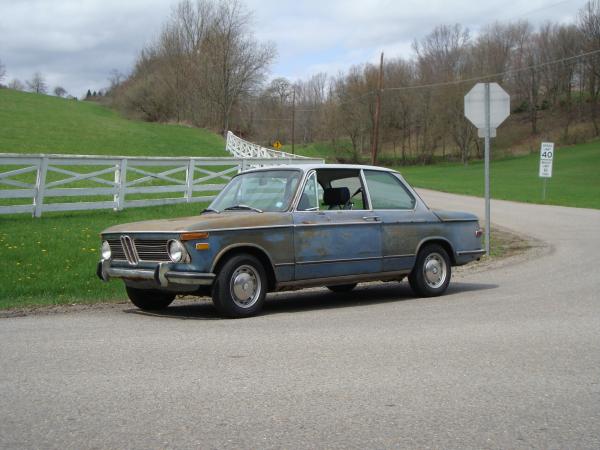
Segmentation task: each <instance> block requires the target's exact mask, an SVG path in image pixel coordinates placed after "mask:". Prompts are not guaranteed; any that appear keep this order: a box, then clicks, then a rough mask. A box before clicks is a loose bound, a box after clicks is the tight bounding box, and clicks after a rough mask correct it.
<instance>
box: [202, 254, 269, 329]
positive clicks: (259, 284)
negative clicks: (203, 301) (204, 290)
mask: <svg viewBox="0 0 600 450" xmlns="http://www.w3.org/2000/svg"><path fill="white" fill-rule="evenodd" d="M266 294H267V275H266V273H265V268H264V267H263V265H262V264H261V262H260V261H259V260H258V259H256V258H255V257H254V256H252V255H248V254H245V253H243V254H239V255H235V256H232V257H231V258H229V259H228V260H227V261H225V263H224V264H223V265H222V266H221V268H220V270H219V272H218V274H217V278H216V279H215V283H214V284H213V289H212V300H213V304H214V305H215V308H216V309H217V311H219V313H220V314H222V315H223V316H226V317H231V318H238V317H249V316H253V315H255V314H258V313H259V312H260V310H261V309H262V307H263V305H264V303H265V297H266Z"/></svg>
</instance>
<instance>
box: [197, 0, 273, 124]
mask: <svg viewBox="0 0 600 450" xmlns="http://www.w3.org/2000/svg"><path fill="white" fill-rule="evenodd" d="M251 18H252V16H251V14H250V13H248V12H247V11H246V10H245V9H244V7H243V6H242V4H241V2H240V1H239V0H221V1H220V3H219V4H218V6H217V9H216V16H215V20H214V23H213V24H212V26H211V27H210V29H209V32H208V34H207V49H208V52H207V59H208V65H207V68H208V71H209V72H208V75H209V76H208V86H209V89H208V92H209V95H210V98H211V100H212V101H213V102H214V103H215V104H216V105H217V108H218V110H219V113H220V116H221V131H222V132H223V133H227V130H228V129H229V117H230V114H231V108H232V107H233V104H234V103H235V102H236V101H237V100H238V98H239V97H240V96H241V95H243V94H244V93H246V92H248V91H249V90H250V89H252V88H254V87H257V86H258V85H259V83H260V82H261V81H262V80H263V79H264V77H265V75H266V71H267V69H268V67H269V65H270V63H271V61H272V60H273V58H274V57H275V47H274V46H273V45H272V44H270V43H263V44H261V43H258V42H257V41H256V40H255V39H254V38H253V37H252V33H251V32H250V29H249V25H250V22H251Z"/></svg>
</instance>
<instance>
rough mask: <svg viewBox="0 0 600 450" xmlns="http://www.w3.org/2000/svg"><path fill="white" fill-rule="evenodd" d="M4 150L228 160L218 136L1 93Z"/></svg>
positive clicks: (0, 145)
mask: <svg viewBox="0 0 600 450" xmlns="http://www.w3.org/2000/svg"><path fill="white" fill-rule="evenodd" d="M0 152H4V153H67V154H83V155H118V156H139V155H141V156H228V154H227V153H226V152H225V141H224V140H223V138H222V137H221V136H219V135H217V134H215V133H212V132H210V131H207V130H202V129H198V128H191V127H186V126H182V125H167V124H156V123H147V122H140V121H134V120H128V119H124V118H123V117H121V116H120V115H119V114H118V113H117V112H115V111H113V110H111V109H108V108H106V107H104V106H101V105H99V104H97V103H94V102H85V101H76V100H67V99H62V98H57V97H51V96H47V95H38V94H31V93H27V92H19V91H14V90H12V89H0Z"/></svg>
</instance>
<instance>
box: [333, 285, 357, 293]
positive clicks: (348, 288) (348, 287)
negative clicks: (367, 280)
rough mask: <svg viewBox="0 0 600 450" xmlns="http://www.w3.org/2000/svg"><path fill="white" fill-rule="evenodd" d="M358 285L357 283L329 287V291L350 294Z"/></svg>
mask: <svg viewBox="0 0 600 450" xmlns="http://www.w3.org/2000/svg"><path fill="white" fill-rule="evenodd" d="M356 285H357V283H350V284H338V285H336V286H327V289H329V290H330V291H332V292H338V293H343V292H350V291H351V290H352V289H354V288H355V287H356Z"/></svg>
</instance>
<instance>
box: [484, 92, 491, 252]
mask: <svg viewBox="0 0 600 450" xmlns="http://www.w3.org/2000/svg"><path fill="white" fill-rule="evenodd" d="M484 102H485V154H484V157H483V158H484V163H483V165H484V166H485V167H484V179H485V181H484V185H485V188H484V191H485V254H486V255H488V256H490V237H491V213H490V135H491V131H490V83H485V98H484Z"/></svg>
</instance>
